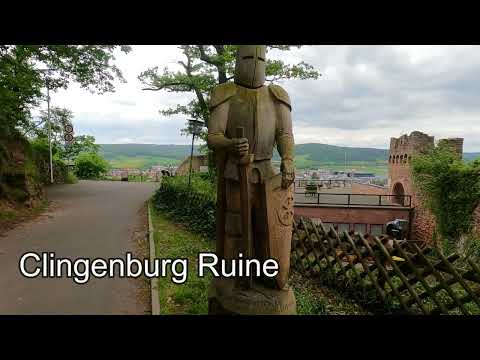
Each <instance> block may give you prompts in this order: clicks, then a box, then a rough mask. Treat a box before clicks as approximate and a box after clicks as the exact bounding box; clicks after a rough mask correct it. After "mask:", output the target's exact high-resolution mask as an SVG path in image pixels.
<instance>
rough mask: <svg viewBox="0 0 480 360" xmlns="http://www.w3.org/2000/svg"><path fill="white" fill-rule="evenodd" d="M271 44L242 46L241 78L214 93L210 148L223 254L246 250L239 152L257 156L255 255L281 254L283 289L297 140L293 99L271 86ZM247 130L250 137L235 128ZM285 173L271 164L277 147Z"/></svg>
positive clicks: (253, 171) (252, 173)
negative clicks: (268, 73)
mask: <svg viewBox="0 0 480 360" xmlns="http://www.w3.org/2000/svg"><path fill="white" fill-rule="evenodd" d="M264 82H265V46H254V45H247V46H240V48H239V52H238V57H237V63H236V68H235V82H234V83H225V84H221V85H218V86H217V87H216V88H215V89H214V90H213V91H212V94H211V96H210V114H211V115H210V121H209V129H208V146H209V147H210V148H211V149H214V150H215V151H216V154H217V159H218V163H217V170H218V178H219V182H218V209H217V211H218V213H217V226H218V229H217V255H218V256H221V257H223V258H226V259H232V258H237V257H238V254H239V253H240V252H242V253H243V254H245V253H246V251H245V244H243V243H242V231H243V229H242V226H241V220H240V213H241V209H242V206H244V204H242V203H241V201H240V186H239V170H238V165H237V160H238V156H239V154H243V153H247V152H248V154H251V156H252V158H253V162H252V163H251V164H250V165H249V168H248V174H249V176H248V181H249V183H250V184H251V185H250V186H249V189H250V190H249V192H250V194H249V198H250V207H251V212H252V219H251V220H252V221H251V222H252V229H251V235H252V238H253V252H252V255H253V257H254V258H257V259H259V260H264V259H266V258H275V259H276V260H277V261H278V262H279V266H280V271H279V275H278V276H277V278H276V279H275V280H276V281H275V282H274V283H275V284H273V287H280V288H283V287H284V286H285V285H286V282H287V278H288V270H289V267H290V262H289V259H290V241H291V225H292V220H293V184H292V183H293V181H294V176H295V170H294V167H293V157H294V140H293V134H292V120H291V103H290V98H289V96H288V94H287V92H286V91H285V90H284V89H283V88H281V87H280V86H278V85H270V86H265V85H264ZM238 127H243V129H244V139H236V133H235V130H236V129H237V128H238ZM275 145H276V146H277V149H278V152H279V154H280V156H281V158H282V162H281V173H280V174H277V173H276V171H275V169H274V168H273V166H272V164H271V158H272V155H273V148H274V146H275Z"/></svg>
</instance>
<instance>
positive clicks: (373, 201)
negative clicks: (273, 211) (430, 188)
mask: <svg viewBox="0 0 480 360" xmlns="http://www.w3.org/2000/svg"><path fill="white" fill-rule="evenodd" d="M339 199H340V200H339ZM342 199H343V200H342ZM295 204H299V205H302V204H317V205H345V206H352V205H353V206H362V205H363V206H383V207H399V206H403V207H411V206H412V197H411V195H394V194H388V195H380V194H350V193H344V194H340V193H322V192H316V193H308V192H297V191H296V192H295Z"/></svg>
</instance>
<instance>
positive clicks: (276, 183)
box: [265, 174, 294, 288]
mask: <svg viewBox="0 0 480 360" xmlns="http://www.w3.org/2000/svg"><path fill="white" fill-rule="evenodd" d="M281 182H282V175H281V174H278V175H276V176H274V177H273V178H271V179H270V180H267V181H266V182H265V200H266V209H267V233H268V240H267V246H268V256H269V257H270V258H272V259H275V260H276V261H278V265H279V272H278V275H277V277H276V282H277V285H278V286H279V287H280V288H283V287H284V286H285V285H286V283H287V280H288V273H289V270H290V250H291V240H292V224H293V204H294V200H293V193H294V185H293V184H291V185H290V187H289V188H288V189H283V188H282V187H281Z"/></svg>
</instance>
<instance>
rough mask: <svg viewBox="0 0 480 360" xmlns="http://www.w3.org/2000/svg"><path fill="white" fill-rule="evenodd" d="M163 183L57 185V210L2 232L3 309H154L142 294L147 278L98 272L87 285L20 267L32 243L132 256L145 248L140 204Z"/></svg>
mask: <svg viewBox="0 0 480 360" xmlns="http://www.w3.org/2000/svg"><path fill="white" fill-rule="evenodd" d="M157 187H158V183H133V182H132V183H126V182H109V181H80V182H79V183H78V184H75V185H57V186H54V187H51V188H50V189H49V190H48V197H49V199H50V200H53V202H54V204H53V206H52V209H53V210H52V211H51V212H49V213H47V214H46V215H44V216H41V217H40V218H39V219H37V220H35V221H32V222H29V223H26V224H23V225H21V226H20V227H18V228H16V229H13V230H11V231H9V232H8V233H7V234H6V236H4V237H0V314H145V313H148V311H149V302H148V298H147V300H145V296H143V299H142V296H139V288H140V287H141V286H140V285H141V284H140V283H139V282H141V281H144V280H142V279H140V280H133V279H120V278H113V279H109V278H103V279H93V280H90V282H88V283H87V284H85V285H77V284H75V283H74V282H73V280H72V279H68V278H59V279H49V278H45V279H44V278H41V277H37V278H34V279H28V278H24V277H23V276H22V275H21V274H20V270H19V259H20V257H21V255H22V254H24V253H25V252H30V251H35V252H38V253H40V252H52V251H54V252H55V253H56V256H57V257H69V258H71V259H77V258H80V257H86V258H97V257H102V258H105V259H107V258H109V257H121V258H125V252H127V251H132V252H135V251H137V250H138V246H137V245H136V242H135V240H133V235H134V232H135V230H138V229H139V226H140V225H141V223H142V221H141V215H140V213H139V212H140V211H141V209H142V206H143V204H144V202H145V200H147V199H148V198H149V197H150V196H151V195H152V193H153V192H154V190H155V189H156V188H157ZM143 235H144V234H141V236H143ZM147 302H148V303H147Z"/></svg>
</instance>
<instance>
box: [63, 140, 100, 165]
mask: <svg viewBox="0 0 480 360" xmlns="http://www.w3.org/2000/svg"><path fill="white" fill-rule="evenodd" d="M99 151H100V145H98V144H95V137H93V136H91V135H80V136H75V137H74V138H73V142H72V143H71V144H70V145H69V146H67V147H64V148H62V150H61V155H60V156H61V157H62V159H65V160H74V159H76V158H77V156H78V155H79V154H81V153H95V154H97V153H98V152H99Z"/></svg>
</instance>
